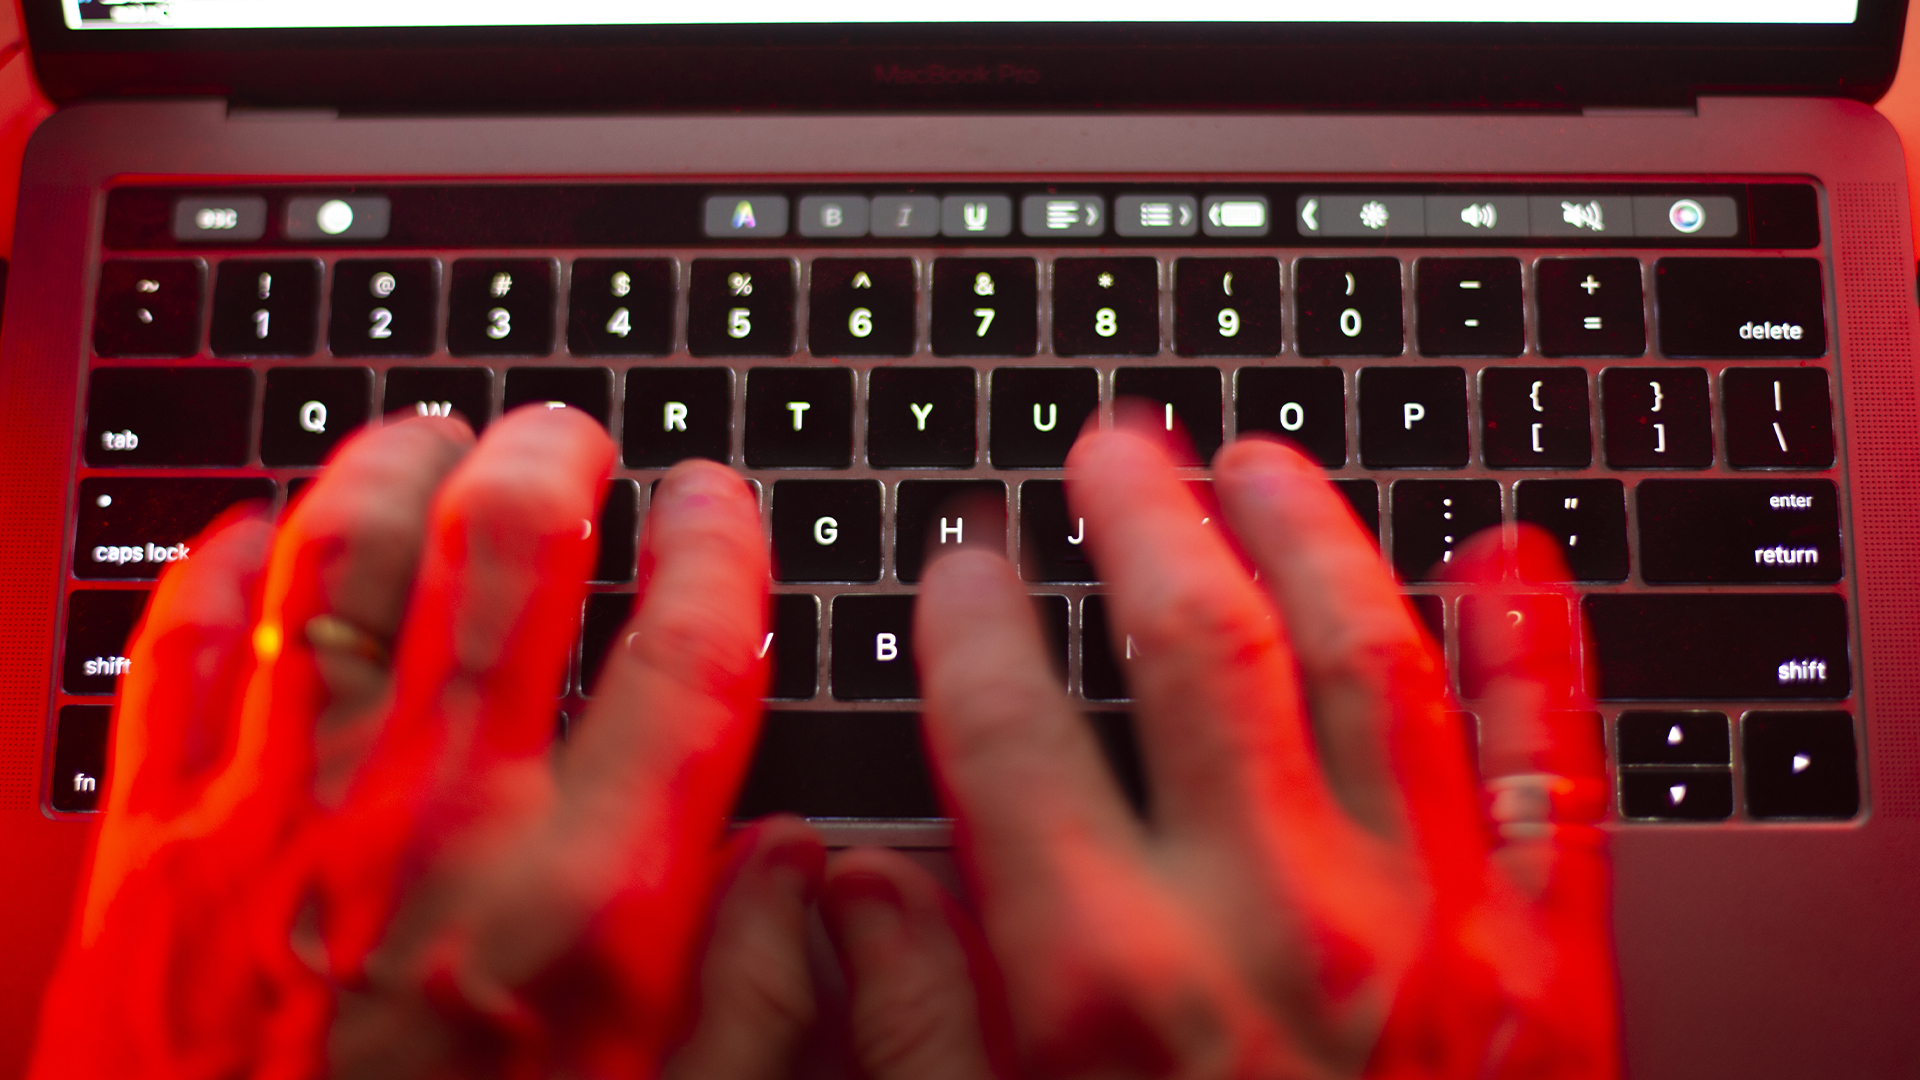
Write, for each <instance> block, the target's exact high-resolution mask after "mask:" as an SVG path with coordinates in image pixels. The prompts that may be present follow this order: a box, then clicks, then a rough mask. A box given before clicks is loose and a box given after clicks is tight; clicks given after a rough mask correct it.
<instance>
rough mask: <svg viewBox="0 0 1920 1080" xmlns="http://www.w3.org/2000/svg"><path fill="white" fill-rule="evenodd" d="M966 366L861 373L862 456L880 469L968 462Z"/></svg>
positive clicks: (970, 391)
mask: <svg viewBox="0 0 1920 1080" xmlns="http://www.w3.org/2000/svg"><path fill="white" fill-rule="evenodd" d="M974 393H975V391H974V374H973V369H972V368H893V367H883V368H874V369H873V372H872V373H871V374H870V375H868V376H867V461H868V462H869V463H871V464H872V465H873V466H874V467H875V468H880V469H911V468H941V467H949V468H956V469H964V468H967V467H969V466H971V465H972V464H973V461H974V457H975V454H976V451H977V439H976V436H975V434H974V426H975V425H974V419H973V418H974Z"/></svg>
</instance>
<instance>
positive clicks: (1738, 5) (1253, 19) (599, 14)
mask: <svg viewBox="0 0 1920 1080" xmlns="http://www.w3.org/2000/svg"><path fill="white" fill-rule="evenodd" d="M61 2H62V4H63V6H64V7H65V8H66V16H67V25H68V26H69V27H72V28H74V29H135V28H168V27H171V28H177V29H222V30H226V29H301V28H316V27H407V26H649V25H669V24H679V25H702V24H706V25H712V24H738V23H757V24H781V23H1110V22H1148V23H1152V22H1181V23H1209V22H1221V23H1309V22H1402V23H1473V22H1482V23H1750V24H1757V23H1851V22H1852V21H1853V20H1854V16H1855V13H1856V11H1857V9H1858V7H1859V0H1588V2H1586V3H1576V2H1572V0H1340V2H1338V3H1327V2H1326V0H1206V2H1205V3H1202V4H1180V3H1168V2H1167V0H932V2H926V0H922V2H920V3H912V4H903V3H901V2H900V0H807V2H804V3H795V2H794V0H726V2H724V3H718V2H712V3H696V4H689V3H686V2H685V0H541V2H539V3H529V2H527V0H61Z"/></svg>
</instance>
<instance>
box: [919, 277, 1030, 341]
mask: <svg viewBox="0 0 1920 1080" xmlns="http://www.w3.org/2000/svg"><path fill="white" fill-rule="evenodd" d="M1039 283H1040V276H1039V270H1038V269H1037V268H1036V267H1035V265H1034V262H1033V260H1032V259H936V260H934V263H933V354H934V355H935V356H1032V355H1033V354H1034V353H1035V352H1036V351H1037V350H1038V348H1039V344H1040V284H1039Z"/></svg>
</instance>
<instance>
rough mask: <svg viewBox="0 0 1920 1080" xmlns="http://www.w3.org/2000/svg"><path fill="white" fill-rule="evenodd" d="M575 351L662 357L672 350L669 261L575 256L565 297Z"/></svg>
mask: <svg viewBox="0 0 1920 1080" xmlns="http://www.w3.org/2000/svg"><path fill="white" fill-rule="evenodd" d="M567 349H568V351H570V352H572V353H573V354H574V355H575V356H665V355H667V354H668V353H670V352H672V351H673V263H671V262H669V261H667V260H666V259H575V260H574V261H573V287H572V290H571V292H570V293H569V296H568V301H567Z"/></svg>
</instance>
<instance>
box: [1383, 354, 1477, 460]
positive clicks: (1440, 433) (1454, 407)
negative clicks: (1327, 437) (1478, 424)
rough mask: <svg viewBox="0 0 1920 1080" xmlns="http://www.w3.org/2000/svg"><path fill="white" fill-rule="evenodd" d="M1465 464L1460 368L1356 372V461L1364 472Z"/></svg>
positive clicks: (1464, 387) (1463, 377) (1464, 392)
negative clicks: (1357, 396)
mask: <svg viewBox="0 0 1920 1080" xmlns="http://www.w3.org/2000/svg"><path fill="white" fill-rule="evenodd" d="M1467 459H1468V451H1467V373H1466V371H1465V370H1464V369H1461V368H1457V367H1431V368H1403V367H1390V368H1387V367H1374V368H1362V369H1360V460H1361V461H1362V462H1364V463H1365V464H1366V466H1367V467H1368V468H1370V469H1382V468H1385V469H1396V468H1399V469H1404V468H1454V469H1457V468H1460V467H1461V466H1463V465H1465V464H1466V463H1467Z"/></svg>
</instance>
